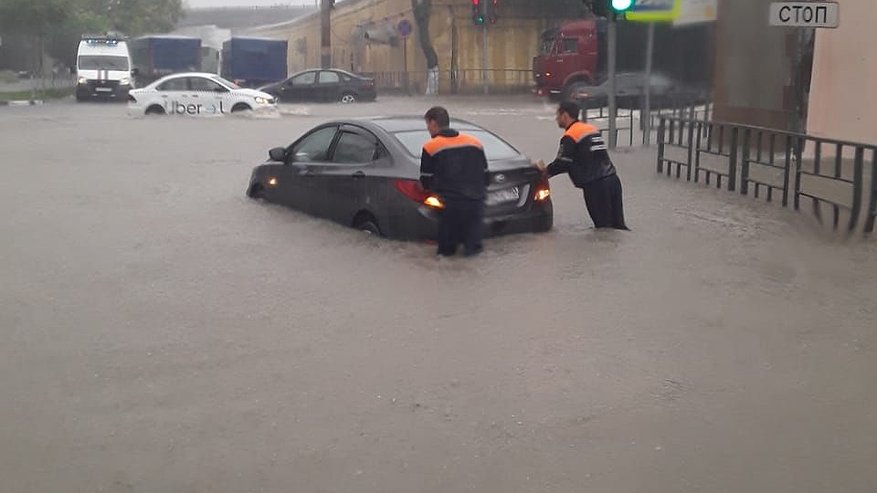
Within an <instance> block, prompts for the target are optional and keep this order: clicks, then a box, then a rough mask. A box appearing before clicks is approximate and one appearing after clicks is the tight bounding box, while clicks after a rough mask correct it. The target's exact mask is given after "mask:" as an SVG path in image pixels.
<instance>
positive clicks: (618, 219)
mask: <svg viewBox="0 0 877 493" xmlns="http://www.w3.org/2000/svg"><path fill="white" fill-rule="evenodd" d="M584 192H585V205H586V206H587V207H588V214H590V215H591V219H592V220H593V221H594V226H595V227H597V228H614V229H627V225H626V224H625V223H624V204H623V201H622V190H621V180H620V179H618V175H612V176H607V177H606V178H603V179H600V180H597V181H594V182H591V183H588V184H587V185H585V189H584Z"/></svg>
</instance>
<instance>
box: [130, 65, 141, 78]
mask: <svg viewBox="0 0 877 493" xmlns="http://www.w3.org/2000/svg"><path fill="white" fill-rule="evenodd" d="M131 75H133V76H134V77H137V76H138V75H140V69H139V68H137V67H134V68H132V69H131Z"/></svg>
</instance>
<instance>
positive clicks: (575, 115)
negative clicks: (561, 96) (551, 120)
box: [555, 101, 581, 129]
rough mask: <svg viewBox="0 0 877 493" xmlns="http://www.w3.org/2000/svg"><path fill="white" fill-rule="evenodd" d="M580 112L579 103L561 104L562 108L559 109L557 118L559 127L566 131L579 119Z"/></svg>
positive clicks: (568, 102)
mask: <svg viewBox="0 0 877 493" xmlns="http://www.w3.org/2000/svg"><path fill="white" fill-rule="evenodd" d="M580 111H581V110H580V109H579V105H578V103H575V102H573V101H564V102H562V103H560V106H558V107H557V116H556V117H555V121H556V122H557V126H558V127H560V128H563V129H566V128H567V127H569V126H570V125H572V124H573V122H574V121H576V120H578V119H579V113H580Z"/></svg>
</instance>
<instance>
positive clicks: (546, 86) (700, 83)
mask: <svg viewBox="0 0 877 493" xmlns="http://www.w3.org/2000/svg"><path fill="white" fill-rule="evenodd" d="M607 33H608V21H607V20H606V19H605V18H602V17H594V16H592V17H589V18H584V19H574V20H567V21H564V22H561V23H560V24H559V25H558V26H557V27H555V28H551V29H548V30H546V31H544V32H543V33H542V35H541V36H540V47H539V54H538V55H537V56H536V57H534V58H533V79H534V82H535V89H536V93H537V94H539V95H541V96H549V97H551V98H553V99H570V98H571V97H572V93H571V92H572V90H573V88H574V87H575V86H581V85H583V84H584V85H598V84H601V83H602V82H604V81H605V80H606V69H607V66H608V63H607V53H608V51H609V49H608V42H607ZM647 33H648V26H647V25H646V24H644V23H634V22H619V23H618V52H617V57H616V61H617V67H618V72H619V73H620V72H638V71H642V70H643V69H644V67H645V52H646V49H645V48H646V41H647ZM713 36H714V26H713V25H712V24H699V25H693V26H687V27H681V28H674V27H672V26H671V25H660V24H659V25H658V26H656V29H655V51H654V58H653V60H654V71H655V72H656V73H661V74H664V75H666V76H668V77H670V78H671V79H672V80H674V81H677V83H678V84H680V85H684V88H685V90H686V91H689V90H690V91H697V92H702V91H703V90H705V88H707V87H708V86H709V85H710V84H711V81H712V66H711V60H712V45H713ZM680 89H681V88H680Z"/></svg>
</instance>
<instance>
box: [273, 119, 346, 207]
mask: <svg viewBox="0 0 877 493" xmlns="http://www.w3.org/2000/svg"><path fill="white" fill-rule="evenodd" d="M337 133H338V126H337V125H328V126H322V127H317V128H315V129H314V130H312V131H311V132H310V133H308V134H307V135H305V136H304V137H302V138H301V139H299V140H298V141H296V142H295V143H293V144H292V145H291V146H290V147H289V148H288V149H287V154H288V156H289V157H288V162H287V165H286V166H285V167H284V172H283V176H282V177H280V178H282V182H283V183H284V184H285V185H281V186H282V187H283V188H284V190H283V191H282V198H281V200H282V203H284V204H286V205H288V206H290V207H293V208H295V209H298V210H301V211H304V212H307V213H309V214H314V215H321V214H320V206H321V196H320V193H319V190H318V187H317V180H316V174H317V172H318V171H319V170H321V169H322V167H324V166H325V165H326V164H327V163H329V153H330V151H331V149H332V144H333V143H334V142H335V138H336V134H337Z"/></svg>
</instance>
